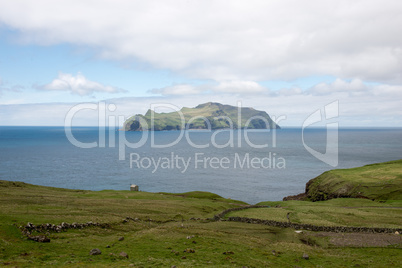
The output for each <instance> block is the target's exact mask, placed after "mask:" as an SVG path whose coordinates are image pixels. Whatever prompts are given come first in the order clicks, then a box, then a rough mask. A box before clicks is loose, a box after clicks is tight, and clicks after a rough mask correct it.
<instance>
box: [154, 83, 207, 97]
mask: <svg viewBox="0 0 402 268" xmlns="http://www.w3.org/2000/svg"><path fill="white" fill-rule="evenodd" d="M149 92H150V93H154V94H161V95H195V94H199V93H201V92H202V90H201V88H199V87H196V86H192V85H188V84H178V85H173V86H168V87H164V88H157V89H152V90H150V91H149Z"/></svg>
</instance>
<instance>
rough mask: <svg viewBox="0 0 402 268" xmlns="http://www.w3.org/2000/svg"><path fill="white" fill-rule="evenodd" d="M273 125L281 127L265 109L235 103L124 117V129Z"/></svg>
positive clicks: (241, 127)
mask: <svg viewBox="0 0 402 268" xmlns="http://www.w3.org/2000/svg"><path fill="white" fill-rule="evenodd" d="M225 128H231V129H243V128H247V129H275V128H280V127H279V125H277V124H276V123H275V122H274V121H273V120H272V119H271V117H270V116H269V115H268V114H267V113H266V112H264V111H258V110H255V109H253V108H247V107H241V108H238V107H235V106H231V105H223V104H220V103H216V102H208V103H204V104H200V105H198V106H197V107H195V108H187V107H183V108H182V109H181V110H180V111H178V112H170V113H157V112H155V111H152V110H150V109H149V110H148V111H147V112H146V113H145V115H141V114H137V115H134V116H132V117H130V118H129V119H127V120H126V122H125V123H124V126H123V130H125V131H147V130H154V131H162V130H181V129H211V130H216V129H225Z"/></svg>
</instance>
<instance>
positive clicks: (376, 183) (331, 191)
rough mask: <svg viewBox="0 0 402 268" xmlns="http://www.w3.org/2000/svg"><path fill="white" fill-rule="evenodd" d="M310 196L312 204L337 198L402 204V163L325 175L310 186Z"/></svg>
mask: <svg viewBox="0 0 402 268" xmlns="http://www.w3.org/2000/svg"><path fill="white" fill-rule="evenodd" d="M306 193H307V196H308V198H309V199H310V200H312V201H319V200H326V199H330V198H337V197H359V198H368V199H372V200H402V160H397V161H390V162H385V163H378V164H372V165H367V166H363V167H358V168H351V169H334V170H330V171H327V172H324V173H323V174H321V175H320V176H318V177H317V178H314V179H312V180H310V181H309V182H308V183H307V186H306Z"/></svg>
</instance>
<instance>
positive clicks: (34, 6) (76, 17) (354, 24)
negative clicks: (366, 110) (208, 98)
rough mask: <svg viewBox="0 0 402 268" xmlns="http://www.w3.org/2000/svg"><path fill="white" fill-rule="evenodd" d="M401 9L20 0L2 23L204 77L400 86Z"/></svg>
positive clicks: (41, 40)
mask: <svg viewBox="0 0 402 268" xmlns="http://www.w3.org/2000/svg"><path fill="white" fill-rule="evenodd" d="M401 11H402V2H401V1H400V0H387V1H385V2H384V1H380V0H357V1H349V0H339V1H323V0H306V1H298V0H280V1H279V0H251V1H247V2H246V1H240V0H234V1H224V0H206V1H187V0H166V1H157V0H149V1H132V0H116V1H98V2H93V1H74V4H72V3H71V1H53V0H37V1H30V0H14V1H5V2H4V1H3V3H2V5H1V9H0V23H2V24H5V25H6V26H8V27H11V28H12V29H14V30H15V31H16V33H17V38H18V39H19V41H20V42H23V43H34V44H41V45H53V44H60V43H70V44H75V45H80V46H88V47H90V48H92V49H94V50H96V51H97V55H98V56H99V57H102V58H108V59H115V60H127V59H131V60H133V61H134V62H136V64H141V63H143V64H145V65H147V66H151V67H153V68H159V69H167V70H170V71H173V72H177V73H180V74H184V75H186V76H187V77H191V78H196V79H211V80H214V81H219V82H222V81H229V80H239V81H266V80H270V79H284V80H290V79H295V78H298V77H304V76H312V75H331V76H334V77H338V78H341V79H360V80H363V81H375V82H380V83H388V84H397V83H402V73H401V70H402V35H401V34H400V25H402V16H401V15H400V14H401ZM171 90H172V92H174V90H175V89H171ZM183 90H184V91H188V90H190V89H188V88H185V89H183ZM84 91H85V90H84ZM77 93H78V92H77ZM78 94H80V93H78ZM84 94H85V93H84Z"/></svg>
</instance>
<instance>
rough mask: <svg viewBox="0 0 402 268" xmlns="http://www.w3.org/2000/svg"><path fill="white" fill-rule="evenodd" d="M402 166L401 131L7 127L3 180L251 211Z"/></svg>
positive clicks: (0, 162)
mask: <svg viewBox="0 0 402 268" xmlns="http://www.w3.org/2000/svg"><path fill="white" fill-rule="evenodd" d="M302 132H303V133H302ZM302 134H303V135H302ZM328 134H329V135H330V136H331V137H332V138H329V137H330V136H327V135H328ZM181 135H182V136H181ZM334 135H335V136H334ZM336 136H337V139H333V137H336ZM329 141H331V142H330V143H329ZM77 145H79V146H77ZM83 147H88V148H83ZM306 148H310V152H309V151H308V150H307V149H306ZM334 148H337V150H338V151H337V153H336V150H335V151H334V150H333V149H334ZM311 151H314V152H317V154H316V156H317V155H318V156H319V155H327V156H329V157H330V159H331V161H332V163H327V162H328V161H327V162H325V161H323V159H321V160H320V159H318V158H320V157H318V158H316V157H315V156H313V155H312V153H311ZM401 158H402V129H401V128H341V129H339V130H327V129H325V128H308V129H305V130H304V131H302V129H300V128H283V129H279V130H257V131H253V132H247V133H246V131H244V130H233V131H228V130H226V131H214V132H207V131H188V132H180V131H161V132H122V131H118V129H116V128H110V129H109V128H108V129H105V128H97V127H73V128H72V129H71V137H70V140H69V139H68V138H67V136H66V132H65V129H64V127H12V126H0V179H2V180H10V181H23V182H27V183H32V184H37V185H45V186H54V187H61V188H69V189H86V190H95V191H98V190H105V189H114V190H129V187H130V185H131V184H136V185H139V188H140V190H141V191H149V192H174V193H181V192H188V191H209V192H213V193H216V194H219V195H221V196H223V197H226V198H232V199H237V200H242V201H245V202H247V203H250V204H255V203H257V202H260V201H275V200H282V198H283V197H285V196H288V195H294V194H298V193H301V192H304V189H305V184H306V182H307V181H308V180H310V179H312V178H314V177H316V176H318V175H320V174H321V173H323V172H324V171H327V170H330V169H334V168H351V167H358V166H362V165H367V164H371V163H377V162H384V161H390V160H396V159H401ZM334 161H335V162H337V163H335V162H334ZM334 163H335V164H334Z"/></svg>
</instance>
